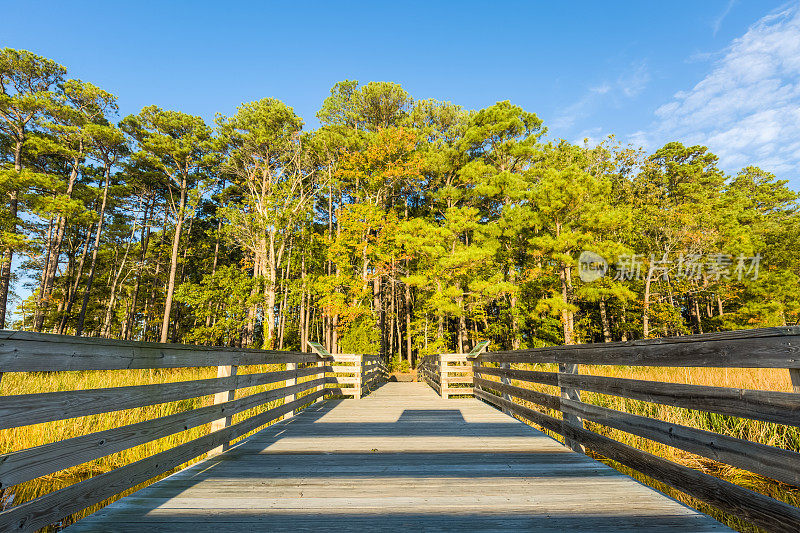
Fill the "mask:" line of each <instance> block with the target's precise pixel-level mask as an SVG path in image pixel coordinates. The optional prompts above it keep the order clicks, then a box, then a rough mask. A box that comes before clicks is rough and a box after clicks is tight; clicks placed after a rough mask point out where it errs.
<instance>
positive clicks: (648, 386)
mask: <svg viewBox="0 0 800 533" xmlns="http://www.w3.org/2000/svg"><path fill="white" fill-rule="evenodd" d="M513 372H518V371H513ZM520 379H521V378H520ZM561 380H562V381H563V382H564V383H568V384H570V385H571V386H574V387H576V388H579V389H581V390H585V391H592V392H598V393H601V394H610V395H613V396H620V397H623V398H630V399H633V400H642V401H645V402H652V403H658V404H662V405H672V406H675V407H683V408H685V409H696V410H698V411H707V412H712V413H719V414H723V415H729V416H737V417H742V418H750V419H752V420H763V421H765V422H774V423H776V424H785V425H790V426H800V396H798V395H796V394H794V393H791V392H777V391H761V390H752V389H734V388H727V387H709V386H705V385H686V384H683V383H664V382H658V381H647V380H639V379H627V378H614V377H605V376H590V375H585V374H581V375H565V376H561Z"/></svg>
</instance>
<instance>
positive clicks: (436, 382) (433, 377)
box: [417, 354, 442, 395]
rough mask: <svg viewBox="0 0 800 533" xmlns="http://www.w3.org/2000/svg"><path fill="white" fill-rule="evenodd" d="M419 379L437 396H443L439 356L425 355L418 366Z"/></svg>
mask: <svg viewBox="0 0 800 533" xmlns="http://www.w3.org/2000/svg"><path fill="white" fill-rule="evenodd" d="M417 374H418V375H419V379H421V380H422V381H424V382H425V383H427V384H428V385H429V386H430V387H431V388H432V389H433V390H435V391H436V393H437V394H439V395H441V394H442V372H441V363H440V361H439V355H438V354H436V355H425V356H423V357H421V358H420V360H419V364H418V365H417Z"/></svg>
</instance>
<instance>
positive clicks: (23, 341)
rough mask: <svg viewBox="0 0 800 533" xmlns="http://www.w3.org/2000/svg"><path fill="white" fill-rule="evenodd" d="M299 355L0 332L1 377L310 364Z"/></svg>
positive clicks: (309, 359) (307, 357)
mask: <svg viewBox="0 0 800 533" xmlns="http://www.w3.org/2000/svg"><path fill="white" fill-rule="evenodd" d="M318 360H319V358H318V356H316V355H314V354H306V353H302V352H288V351H278V350H253V349H246V348H230V347H211V346H191V345H185V344H159V343H151V342H137V341H122V340H113V339H98V338H94V337H72V336H68V335H52V334H49V333H31V332H26V331H7V330H0V372H39V371H43V372H44V371H47V372H51V371H71V370H130V369H143V368H184V367H204V366H209V367H210V366H228V365H239V366H243V365H262V364H273V363H275V364H278V363H311V362H315V361H318Z"/></svg>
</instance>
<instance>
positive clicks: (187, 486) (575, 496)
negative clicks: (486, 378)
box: [69, 383, 727, 533]
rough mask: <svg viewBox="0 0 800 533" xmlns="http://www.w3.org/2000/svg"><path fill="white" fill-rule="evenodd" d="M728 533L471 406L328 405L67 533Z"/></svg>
mask: <svg viewBox="0 0 800 533" xmlns="http://www.w3.org/2000/svg"><path fill="white" fill-rule="evenodd" d="M322 530H326V531H327V530H335V531H375V530H381V531H387V530H389V531H391V530H396V531H400V530H402V531H417V530H425V531H451V530H460V531H473V530H482V531H518V530H531V531H649V532H654V531H727V528H725V527H724V526H722V525H721V524H719V523H718V522H716V521H714V520H712V519H711V518H709V517H707V516H705V515H703V514H700V513H698V512H696V511H694V510H692V509H689V508H687V507H685V506H684V505H682V504H680V503H678V502H676V501H674V500H672V499H670V498H667V497H666V496H664V495H662V494H660V493H658V492H656V491H654V490H652V489H650V488H648V487H646V486H644V485H642V484H640V483H638V482H636V481H634V480H633V479H631V478H629V477H627V476H624V475H622V474H620V473H619V472H617V471H616V470H613V469H611V468H609V467H607V466H605V465H603V464H601V463H599V462H597V461H594V460H592V459H590V458H588V457H586V456H584V455H580V454H577V453H574V452H572V451H570V450H568V449H567V448H565V447H564V446H562V445H561V444H560V443H558V442H557V441H555V440H553V439H551V438H549V437H547V436H546V435H544V434H543V433H541V432H539V431H537V430H535V429H533V428H531V427H529V426H527V425H525V424H523V423H521V422H519V421H517V420H516V419H514V418H512V417H509V416H507V415H505V414H503V413H501V412H499V411H497V410H495V409H493V408H492V407H489V406H488V405H486V404H484V403H482V402H480V401H478V400H475V399H463V400H450V401H447V400H443V399H441V398H439V397H438V396H437V395H436V394H435V393H434V392H433V391H431V390H430V389H429V388H428V387H427V386H426V385H425V384H422V383H388V384H386V385H384V386H382V387H380V388H379V389H377V390H376V391H375V392H373V393H372V394H371V395H369V396H368V397H366V398H364V399H361V400H336V401H327V402H324V403H321V404H317V405H314V406H311V407H309V408H308V409H306V410H304V411H303V412H301V413H299V414H298V415H296V416H295V417H293V418H291V419H289V420H286V421H283V422H279V423H276V424H274V425H272V426H270V427H268V428H267V429H265V430H263V431H261V432H259V433H257V434H256V435H254V436H252V437H251V438H249V439H247V440H245V441H243V442H241V443H239V444H238V445H236V446H235V447H233V448H231V449H230V450H228V451H227V452H225V453H223V454H221V455H218V456H216V457H213V458H211V459H208V460H205V461H202V462H200V463H197V464H195V465H194V466H192V467H190V468H187V469H185V470H182V471H180V472H178V473H176V474H174V475H172V476H170V477H168V478H166V479H164V480H162V481H160V482H158V483H155V484H153V485H151V486H149V487H147V488H144V489H142V490H140V491H138V492H136V493H134V494H133V495H131V496H128V497H126V498H123V499H121V500H119V501H117V502H115V503H114V504H112V505H110V506H108V507H106V508H104V509H101V510H100V511H98V512H97V513H95V514H93V515H91V516H89V517H87V518H86V519H84V520H82V521H80V522H78V523H77V524H75V525H73V526H72V527H70V528H69V531H76V532H81V531H191V532H193V533H200V532H205V531H209V532H211V531H213V532H220V531H322Z"/></svg>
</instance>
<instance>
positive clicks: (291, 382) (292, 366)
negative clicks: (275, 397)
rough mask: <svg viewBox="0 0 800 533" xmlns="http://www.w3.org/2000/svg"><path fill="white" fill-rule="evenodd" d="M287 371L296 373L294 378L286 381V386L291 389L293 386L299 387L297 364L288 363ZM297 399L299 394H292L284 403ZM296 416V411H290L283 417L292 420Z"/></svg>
mask: <svg viewBox="0 0 800 533" xmlns="http://www.w3.org/2000/svg"><path fill="white" fill-rule="evenodd" d="M286 370H289V371H294V377H293V378H289V379H287V380H286V386H287V387H291V386H292V385H297V363H286ZM296 399H297V394H295V393H292V394H289V395H288V396H286V397H285V398H284V399H283V403H290V402H293V401H295V400H296ZM293 416H294V411H289V412H288V413H286V414H285V415H283V419H284V420H286V419H287V418H292V417H293Z"/></svg>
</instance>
